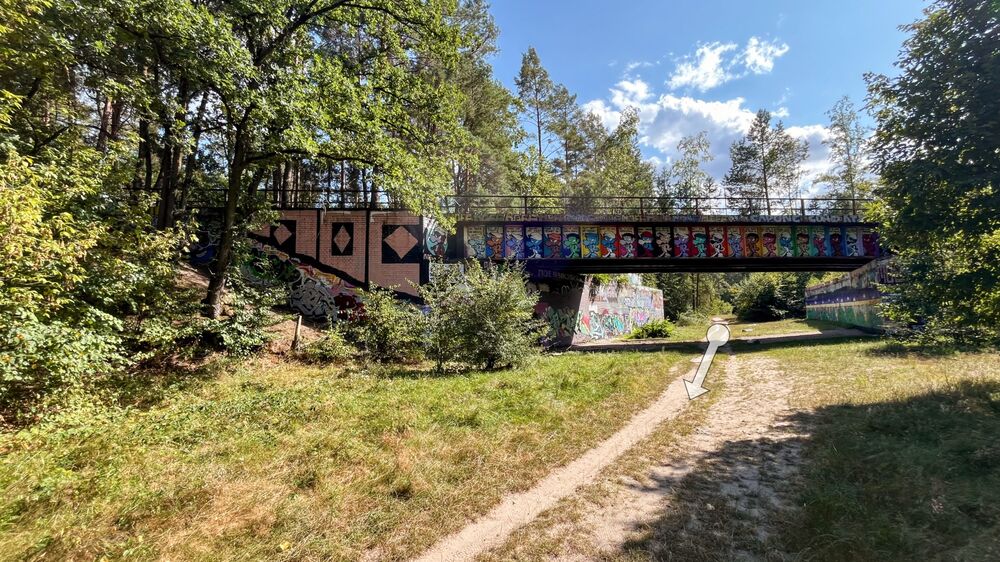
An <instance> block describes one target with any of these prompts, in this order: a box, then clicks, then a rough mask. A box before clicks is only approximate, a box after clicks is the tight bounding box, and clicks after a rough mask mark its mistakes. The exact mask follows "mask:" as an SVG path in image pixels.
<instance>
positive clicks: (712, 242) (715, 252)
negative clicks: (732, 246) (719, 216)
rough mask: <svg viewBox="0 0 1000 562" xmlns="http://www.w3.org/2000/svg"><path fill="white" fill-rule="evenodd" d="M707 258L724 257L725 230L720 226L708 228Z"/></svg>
mask: <svg viewBox="0 0 1000 562" xmlns="http://www.w3.org/2000/svg"><path fill="white" fill-rule="evenodd" d="M707 248H708V257H710V258H721V257H723V256H725V255H726V229H725V228H724V227H722V226H710V227H708V246H707Z"/></svg>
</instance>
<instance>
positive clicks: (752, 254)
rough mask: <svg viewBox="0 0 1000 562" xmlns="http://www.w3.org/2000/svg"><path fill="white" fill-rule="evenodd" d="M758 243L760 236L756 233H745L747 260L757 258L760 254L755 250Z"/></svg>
mask: <svg viewBox="0 0 1000 562" xmlns="http://www.w3.org/2000/svg"><path fill="white" fill-rule="evenodd" d="M759 241H760V235H758V234H757V233H756V232H748V233H747V257H748V258H759V257H760V252H759V251H758V250H757V243H758V242H759Z"/></svg>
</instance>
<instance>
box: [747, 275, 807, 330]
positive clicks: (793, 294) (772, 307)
mask: <svg viewBox="0 0 1000 562" xmlns="http://www.w3.org/2000/svg"><path fill="white" fill-rule="evenodd" d="M811 278H812V275H811V274H808V273H751V274H750V275H748V276H747V277H746V278H745V279H744V280H743V281H741V282H740V283H738V284H737V285H736V286H735V287H734V288H733V312H735V313H736V316H737V317H739V318H740V319H741V320H751V321H766V320H780V319H782V318H786V317H789V316H802V315H804V314H805V287H806V285H807V284H808V283H809V281H810V279H811Z"/></svg>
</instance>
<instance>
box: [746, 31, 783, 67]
mask: <svg viewBox="0 0 1000 562" xmlns="http://www.w3.org/2000/svg"><path fill="white" fill-rule="evenodd" d="M788 49H789V47H788V44H787V43H780V44H779V43H778V42H777V41H767V40H766V39H763V40H762V39H759V38H757V37H751V38H750V40H749V41H747V47H746V49H744V51H743V64H744V65H745V66H746V68H747V70H749V71H750V72H753V73H754V74H767V73H768V72H771V71H772V70H774V60H775V59H777V58H778V57H781V56H782V55H784V54H785V53H787V52H788Z"/></svg>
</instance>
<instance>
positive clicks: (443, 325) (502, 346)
mask: <svg viewBox="0 0 1000 562" xmlns="http://www.w3.org/2000/svg"><path fill="white" fill-rule="evenodd" d="M434 265H435V270H434V271H435V272H436V273H437V274H436V275H435V276H434V278H433V280H432V282H431V283H429V284H427V285H424V286H423V287H421V290H420V294H421V296H422V297H423V298H424V301H425V302H426V303H427V305H428V312H427V319H426V327H427V331H426V335H425V341H426V342H427V343H426V349H427V354H428V356H429V357H430V358H432V359H434V360H435V361H436V362H437V363H438V368H439V369H440V368H441V367H442V366H443V364H444V363H445V362H447V361H454V362H457V363H463V364H465V365H467V366H470V367H473V368H484V369H497V368H501V367H511V366H517V365H521V364H523V363H524V362H525V361H527V360H528V358H530V357H531V356H532V355H533V354H535V353H537V351H538V341H539V339H540V338H541V336H542V326H541V323H540V322H538V321H536V320H535V305H536V304H537V302H538V297H537V295H535V294H533V293H531V292H530V291H529V290H528V288H527V285H526V283H525V279H524V272H523V270H522V269H520V268H518V267H515V266H497V265H492V264H489V265H487V266H485V267H484V266H483V265H481V264H480V263H479V262H468V263H467V264H465V272H464V274H462V273H461V271H460V270H459V269H458V268H457V267H452V268H449V267H446V266H441V265H440V264H434Z"/></svg>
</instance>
